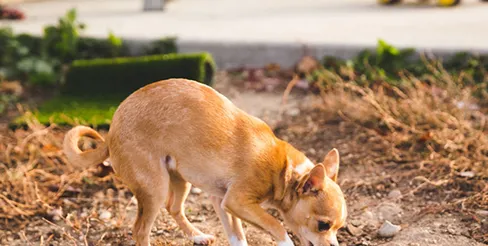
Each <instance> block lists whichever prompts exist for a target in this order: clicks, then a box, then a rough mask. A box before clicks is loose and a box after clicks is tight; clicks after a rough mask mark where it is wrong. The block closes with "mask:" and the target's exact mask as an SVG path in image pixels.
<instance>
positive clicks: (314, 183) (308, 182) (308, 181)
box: [298, 164, 325, 195]
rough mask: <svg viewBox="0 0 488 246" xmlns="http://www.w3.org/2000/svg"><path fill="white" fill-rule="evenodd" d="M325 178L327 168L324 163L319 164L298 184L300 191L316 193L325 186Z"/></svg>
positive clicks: (301, 192)
mask: <svg viewBox="0 0 488 246" xmlns="http://www.w3.org/2000/svg"><path fill="white" fill-rule="evenodd" d="M324 178H325V168H324V166H323V165H322V164H317V165H315V167H313V168H312V170H310V172H309V173H308V174H306V175H304V176H303V177H302V179H301V180H300V184H299V185H298V193H299V194H302V195H315V194H317V192H318V191H319V190H320V189H321V188H323V186H324Z"/></svg>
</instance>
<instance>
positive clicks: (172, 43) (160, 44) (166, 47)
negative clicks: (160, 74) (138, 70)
mask: <svg viewBox="0 0 488 246" xmlns="http://www.w3.org/2000/svg"><path fill="white" fill-rule="evenodd" d="M145 53H146V55H159V54H170V53H178V47H177V46H176V38H175V37H168V38H162V39H159V40H156V41H153V42H151V44H150V45H149V47H148V48H146V50H145Z"/></svg>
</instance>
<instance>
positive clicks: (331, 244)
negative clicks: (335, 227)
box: [330, 242, 339, 246]
mask: <svg viewBox="0 0 488 246" xmlns="http://www.w3.org/2000/svg"><path fill="white" fill-rule="evenodd" d="M330 246H339V243H335V242H334V243H330Z"/></svg>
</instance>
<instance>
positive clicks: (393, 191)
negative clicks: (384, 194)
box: [388, 189, 402, 199]
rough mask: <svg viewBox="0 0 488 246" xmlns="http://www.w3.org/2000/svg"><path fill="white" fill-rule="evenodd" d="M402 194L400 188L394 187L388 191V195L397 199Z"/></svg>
mask: <svg viewBox="0 0 488 246" xmlns="http://www.w3.org/2000/svg"><path fill="white" fill-rule="evenodd" d="M401 196H402V192H401V191H400V190H399V189H394V190H392V191H390V193H388V197H389V198H391V199H397V198H400V197H401Z"/></svg>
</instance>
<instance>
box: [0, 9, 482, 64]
mask: <svg viewBox="0 0 488 246" xmlns="http://www.w3.org/2000/svg"><path fill="white" fill-rule="evenodd" d="M409 1H411V0H409ZM19 7H20V8H21V9H23V10H25V11H26V13H27V16H28V19H27V20H25V21H23V22H14V23H12V26H13V27H14V28H15V29H16V30H17V31H26V32H31V33H40V32H41V30H42V29H41V28H42V26H44V25H45V24H48V23H53V22H55V21H56V20H57V18H58V17H59V16H60V15H62V14H64V13H65V11H66V10H67V9H69V8H71V7H76V8H77V9H78V12H79V16H80V19H81V20H82V21H83V22H84V23H86V24H87V27H88V28H87V30H86V31H85V34H86V35H92V36H101V37H106V36H107V33H108V31H109V30H112V31H114V33H115V34H116V35H119V36H122V37H124V38H133V39H154V38H159V37H163V36H168V35H175V36H177V37H178V38H179V41H180V43H181V47H182V49H183V50H184V51H194V50H203V49H206V50H210V51H211V52H213V53H216V54H217V56H218V57H217V60H218V63H220V64H221V65H224V66H230V65H242V64H245V63H250V64H258V63H263V62H269V61H273V60H275V61H278V62H280V63H282V64H286V63H287V62H286V61H281V60H283V59H289V58H295V57H297V56H299V55H300V54H301V53H302V48H301V45H309V46H310V47H312V48H311V51H310V52H311V53H312V54H323V53H324V52H327V53H329V54H334V55H339V56H343V57H350V56H352V55H353V54H354V52H356V51H357V50H358V49H360V48H365V47H372V46H374V45H375V44H376V42H377V39H378V38H383V39H385V40H386V41H387V42H390V43H392V44H394V45H396V46H399V47H407V46H408V47H416V48H419V49H427V50H430V49H437V50H447V51H453V50H475V51H488V3H483V2H481V1H478V0H464V2H463V4H462V5H461V6H459V7H456V8H439V7H435V6H434V4H433V3H432V4H430V5H423V6H420V5H417V4H414V3H409V2H407V3H406V4H403V5H399V6H395V7H384V6H379V5H377V4H376V2H375V0H241V1H237V0H173V1H172V2H170V3H169V4H168V6H167V9H166V10H165V11H164V12H142V11H141V9H142V1H141V0H57V1H40V2H31V3H25V4H21V5H19ZM2 24H3V25H5V24H6V23H5V22H3V23H2ZM286 65H289V64H286Z"/></svg>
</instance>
